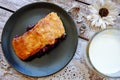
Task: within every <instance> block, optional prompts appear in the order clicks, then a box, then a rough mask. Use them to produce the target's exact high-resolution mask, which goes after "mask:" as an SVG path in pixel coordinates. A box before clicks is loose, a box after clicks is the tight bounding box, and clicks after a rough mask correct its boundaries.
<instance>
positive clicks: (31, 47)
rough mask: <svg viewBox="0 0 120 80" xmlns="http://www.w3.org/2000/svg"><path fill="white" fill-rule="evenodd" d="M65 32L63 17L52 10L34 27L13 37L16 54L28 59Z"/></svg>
mask: <svg viewBox="0 0 120 80" xmlns="http://www.w3.org/2000/svg"><path fill="white" fill-rule="evenodd" d="M63 34H65V29H64V26H63V23H62V21H61V19H60V18H59V17H58V15H57V14H56V13H55V12H51V13H49V14H48V15H47V16H46V17H45V18H43V19H41V20H39V21H38V22H37V24H35V26H34V27H33V28H32V29H30V30H29V31H27V32H25V33H24V34H23V35H21V36H19V37H15V38H13V40H12V45H13V48H14V51H15V53H16V55H17V56H18V57H19V58H20V59H22V60H26V59H27V58H29V57H30V56H32V55H34V54H36V53H37V52H38V51H39V50H40V49H42V48H43V47H45V46H46V45H49V44H54V43H55V39H57V38H60V37H61V36H62V35H63Z"/></svg>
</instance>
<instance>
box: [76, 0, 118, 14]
mask: <svg viewBox="0 0 120 80" xmlns="http://www.w3.org/2000/svg"><path fill="white" fill-rule="evenodd" d="M77 1H82V2H85V3H88V4H93V3H95V2H96V1H97V0H77ZM112 1H113V2H115V3H116V5H117V8H118V12H119V14H120V0H112Z"/></svg>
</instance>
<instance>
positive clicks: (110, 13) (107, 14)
mask: <svg viewBox="0 0 120 80" xmlns="http://www.w3.org/2000/svg"><path fill="white" fill-rule="evenodd" d="M89 10H90V12H91V14H90V15H88V16H87V20H89V21H90V22H91V28H92V29H105V28H107V27H108V26H111V25H113V24H114V20H115V19H116V17H117V16H118V11H117V9H116V5H115V3H113V2H112V1H110V0H99V1H97V2H96V3H94V4H93V5H90V6H89Z"/></svg>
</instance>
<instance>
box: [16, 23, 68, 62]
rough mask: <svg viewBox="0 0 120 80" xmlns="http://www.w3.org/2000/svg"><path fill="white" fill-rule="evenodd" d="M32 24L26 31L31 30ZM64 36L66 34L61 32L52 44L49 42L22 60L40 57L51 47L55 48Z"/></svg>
mask: <svg viewBox="0 0 120 80" xmlns="http://www.w3.org/2000/svg"><path fill="white" fill-rule="evenodd" d="M33 27H34V26H30V25H29V26H28V27H27V28H26V32H27V31H29V30H31V29H32V28H33ZM15 37H19V35H16V36H15ZM65 38H66V34H63V35H62V36H61V37H60V38H57V39H55V43H54V44H49V45H46V46H45V47H43V48H42V49H40V50H39V52H37V53H36V54H34V55H32V56H30V57H29V58H27V59H26V60H24V61H31V60H33V59H34V58H40V57H42V56H43V55H45V54H48V53H49V52H50V51H51V50H52V49H53V48H55V47H56V46H57V45H58V44H59V43H60V42H61V41H63V40H65Z"/></svg>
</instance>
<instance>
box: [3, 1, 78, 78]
mask: <svg viewBox="0 0 120 80" xmlns="http://www.w3.org/2000/svg"><path fill="white" fill-rule="evenodd" d="M50 12H56V13H57V14H58V16H60V18H61V20H62V22H63V24H64V27H65V30H66V34H67V37H66V39H65V40H63V41H62V42H61V43H60V44H59V45H58V46H57V47H56V48H54V49H53V50H51V51H50V52H49V53H48V54H46V55H44V56H42V57H41V58H35V59H33V60H32V61H28V62H25V61H22V60H20V59H19V58H18V57H17V56H16V54H15V52H14V50H13V47H12V43H11V42H12V39H13V37H15V35H21V34H23V33H24V32H25V29H26V27H28V25H33V24H35V23H36V22H37V21H38V20H39V19H41V18H43V17H45V16H46V15H47V14H48V13H50ZM77 42H78V37H77V30H76V26H75V23H74V21H73V20H72V18H71V17H70V16H69V15H68V13H67V12H66V11H65V10H64V9H62V8H61V7H59V6H57V5H55V4H52V3H45V2H38V3H33V4H29V5H26V6H24V7H22V8H20V9H19V10H17V11H16V12H15V13H14V14H13V15H12V16H11V17H10V18H9V19H8V21H7V23H6V25H5V27H4V29H3V33H2V49H3V53H4V56H5V57H6V59H7V61H8V62H9V64H11V65H12V66H13V68H15V69H16V70H17V71H19V72H21V73H23V74H25V75H28V76H33V77H42V76H47V75H51V74H53V73H55V72H57V71H59V70H61V69H62V68H64V67H65V66H66V65H67V64H68V63H69V62H70V60H71V59H72V57H73V56H74V54H75V51H76V47H77Z"/></svg>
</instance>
